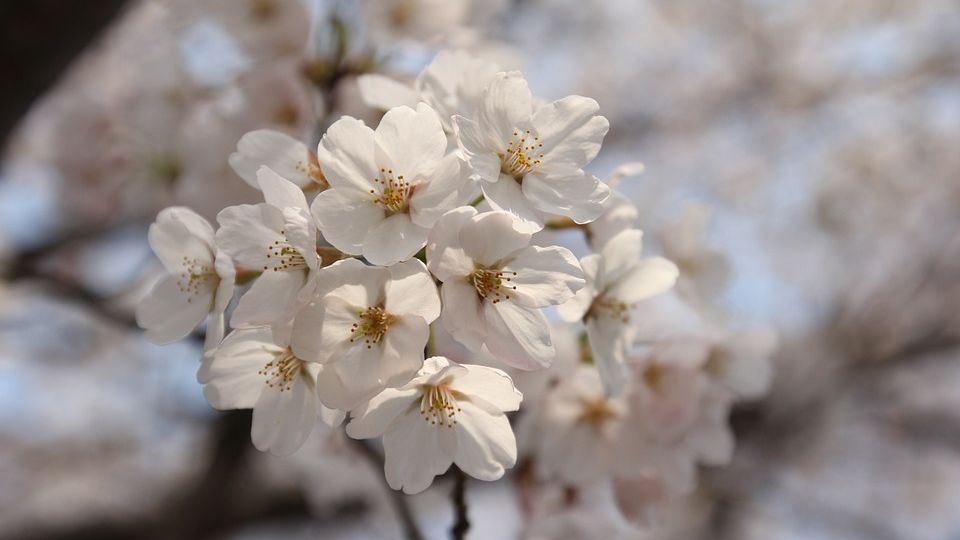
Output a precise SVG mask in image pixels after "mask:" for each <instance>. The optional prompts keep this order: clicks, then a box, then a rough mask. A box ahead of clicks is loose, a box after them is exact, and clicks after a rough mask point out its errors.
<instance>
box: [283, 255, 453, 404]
mask: <svg viewBox="0 0 960 540" xmlns="http://www.w3.org/2000/svg"><path fill="white" fill-rule="evenodd" d="M317 283H318V285H317V290H316V291H315V294H314V297H313V299H312V300H310V301H309V302H308V303H307V304H306V305H305V306H304V307H303V308H302V309H301V310H300V311H299V312H298V313H297V315H296V317H295V321H294V327H293V336H292V343H293V350H294V351H295V352H296V354H297V355H298V356H299V357H301V358H303V359H305V360H308V361H310V362H319V363H322V364H325V365H326V369H324V371H323V373H321V374H320V377H319V379H318V382H317V384H318V391H319V395H320V400H321V401H323V403H324V404H325V405H327V406H329V407H334V408H337V409H343V410H349V409H352V408H353V407H355V406H356V405H357V404H358V403H359V402H361V401H363V400H366V399H369V398H370V397H371V396H373V395H374V394H376V393H377V392H379V391H381V390H383V389H384V388H386V387H396V386H401V385H403V384H405V383H407V381H409V380H410V378H411V377H413V375H414V374H416V373H417V370H418V369H420V367H421V365H422V364H423V356H424V355H423V351H424V346H425V345H426V344H427V339H428V337H429V334H430V331H429V328H428V327H429V324H430V323H431V322H433V321H434V320H436V318H437V317H438V316H439V314H440V298H439V296H438V295H437V289H436V286H435V285H434V284H433V279H432V278H431V277H430V274H429V273H427V269H426V267H425V266H424V265H423V263H421V262H420V261H418V260H416V259H412V260H409V261H407V262H404V263H400V264H396V265H394V266H391V267H390V268H380V267H374V266H367V265H365V264H363V263H362V262H360V261H359V260H357V259H346V260H343V261H339V262H336V263H334V264H332V265H330V266H328V267H327V268H324V269H323V270H321V271H320V273H319V274H318V276H317Z"/></svg>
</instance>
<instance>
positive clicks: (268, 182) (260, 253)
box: [216, 167, 319, 328]
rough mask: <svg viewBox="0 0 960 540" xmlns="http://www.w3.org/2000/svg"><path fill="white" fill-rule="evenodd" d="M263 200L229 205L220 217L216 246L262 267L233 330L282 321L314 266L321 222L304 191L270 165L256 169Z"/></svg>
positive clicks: (240, 260) (252, 267)
mask: <svg viewBox="0 0 960 540" xmlns="http://www.w3.org/2000/svg"><path fill="white" fill-rule="evenodd" d="M257 180H258V182H259V184H260V189H261V190H262V191H263V198H264V200H265V201H266V202H265V203H261V204H256V205H250V204H243V205H238V206H230V207H227V208H225V209H223V210H222V211H221V212H220V214H218V215H217V221H218V222H219V223H220V229H219V230H218V231H217V235H216V243H217V246H218V247H220V248H221V249H223V250H224V251H225V252H227V253H228V254H229V255H230V256H231V257H233V260H234V261H236V263H237V264H238V265H240V266H242V267H244V268H245V269H248V270H256V271H262V272H263V273H262V274H261V275H260V277H258V278H257V279H256V281H254V283H253V286H251V287H250V290H248V291H247V292H246V293H245V294H244V295H243V296H242V297H241V298H240V302H239V303H238V304H237V309H236V310H235V311H234V312H233V316H232V317H231V318H230V324H231V325H232V326H234V327H235V328H249V327H253V326H263V325H268V324H274V323H277V322H284V321H287V320H289V314H290V312H292V310H293V309H294V306H296V299H297V294H298V293H299V292H300V290H301V289H302V288H303V286H304V285H305V284H306V283H307V277H308V273H309V272H310V271H311V270H316V269H317V266H318V264H319V260H318V257H317V226H316V223H315V222H314V220H313V217H312V216H311V214H310V211H309V210H308V208H307V200H306V198H305V197H304V195H303V191H301V189H300V188H298V187H297V186H295V185H294V184H293V183H292V182H290V181H289V180H286V179H284V178H282V177H280V176H279V175H278V174H277V173H275V172H274V171H272V170H271V169H269V168H267V167H261V168H260V169H259V170H258V171H257Z"/></svg>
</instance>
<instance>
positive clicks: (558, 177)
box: [523, 169, 610, 223]
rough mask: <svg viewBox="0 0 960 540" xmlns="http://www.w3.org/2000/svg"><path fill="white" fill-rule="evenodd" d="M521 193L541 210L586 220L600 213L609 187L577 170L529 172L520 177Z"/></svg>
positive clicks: (578, 221) (580, 221)
mask: <svg viewBox="0 0 960 540" xmlns="http://www.w3.org/2000/svg"><path fill="white" fill-rule="evenodd" d="M523 195H524V197H526V198H527V200H529V201H530V204H531V205H532V206H533V207H535V208H536V209H537V210H540V211H541V212H548V213H551V214H558V215H561V216H567V217H569V218H570V219H572V220H573V221H575V222H577V223H588V222H591V221H593V220H595V219H597V218H598V217H600V214H602V213H603V209H604V206H603V204H604V203H605V202H606V200H607V198H608V197H609V196H610V188H609V187H607V185H606V184H604V183H603V182H601V181H599V180H597V178H596V177H595V176H593V175H592V174H587V173H585V172H583V171H581V170H579V169H577V170H571V171H570V172H568V173H566V174H552V175H547V174H546V173H540V172H532V173H530V174H527V175H526V176H524V177H523Z"/></svg>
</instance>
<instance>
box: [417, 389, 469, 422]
mask: <svg viewBox="0 0 960 540" xmlns="http://www.w3.org/2000/svg"><path fill="white" fill-rule="evenodd" d="M456 394H459V392H456V391H454V390H451V389H450V387H449V386H448V385H447V384H446V383H440V384H435V385H434V384H425V385H423V397H422V398H421V399H420V416H423V419H424V420H426V421H427V422H429V423H430V424H431V425H434V426H444V425H445V426H447V427H451V428H452V427H453V426H455V425H456V424H457V420H456V419H455V418H454V417H455V416H456V415H457V413H458V412H462V411H463V409H461V408H460V407H459V406H458V405H457V399H456ZM461 397H462V396H461Z"/></svg>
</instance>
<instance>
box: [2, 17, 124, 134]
mask: <svg viewBox="0 0 960 540" xmlns="http://www.w3.org/2000/svg"><path fill="white" fill-rule="evenodd" d="M126 3H127V1H126V0H87V1H84V2H64V1H63V0H30V1H29V2H17V1H7V2H0V21H3V31H2V32H0V72H2V73H5V74H7V75H8V80H7V84H4V86H3V91H2V94H0V96H2V98H3V99H0V103H2V105H0V152H2V151H3V150H5V148H6V145H7V139H8V138H9V135H10V132H11V131H12V130H13V128H14V127H16V125H17V123H18V122H19V121H20V119H21V118H22V117H23V116H24V115H25V114H26V112H27V111H28V110H29V109H30V106H31V104H33V102H34V101H35V100H36V99H37V98H38V97H40V96H41V95H42V94H43V93H44V92H45V91H46V90H47V89H48V88H49V87H50V86H52V85H53V84H54V83H55V82H56V81H57V79H59V78H60V76H61V74H62V73H63V71H64V70H65V69H66V68H67V66H68V65H69V64H70V62H71V61H73V59H74V58H75V57H76V56H77V55H78V54H80V52H82V51H83V50H84V48H85V47H86V46H87V45H89V44H90V42H91V41H93V40H94V39H95V38H96V37H97V36H98V35H99V34H100V33H101V32H102V31H103V29H104V28H106V26H107V25H108V24H109V23H110V21H112V20H113V19H114V18H115V17H116V16H117V14H118V13H120V11H121V8H123V6H124V5H125V4H126Z"/></svg>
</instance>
